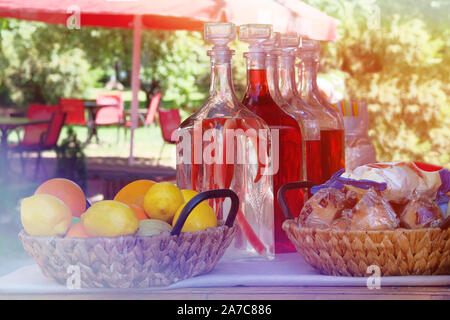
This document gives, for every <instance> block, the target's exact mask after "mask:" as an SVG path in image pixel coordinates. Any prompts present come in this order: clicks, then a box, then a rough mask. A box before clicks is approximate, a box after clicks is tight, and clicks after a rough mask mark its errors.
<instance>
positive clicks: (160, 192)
mask: <svg viewBox="0 0 450 320" xmlns="http://www.w3.org/2000/svg"><path fill="white" fill-rule="evenodd" d="M183 203H184V198H183V194H182V193H181V191H180V189H178V187H177V186H176V185H174V184H173V183H170V182H159V183H155V184H154V185H153V186H151V187H150V189H149V190H148V191H147V193H146V194H145V198H144V210H145V212H146V213H147V215H148V216H149V217H150V218H152V219H158V220H162V221H165V222H167V223H171V222H172V219H173V216H174V215H175V213H176V212H177V209H178V208H179V207H180V206H181V205H182V204H183Z"/></svg>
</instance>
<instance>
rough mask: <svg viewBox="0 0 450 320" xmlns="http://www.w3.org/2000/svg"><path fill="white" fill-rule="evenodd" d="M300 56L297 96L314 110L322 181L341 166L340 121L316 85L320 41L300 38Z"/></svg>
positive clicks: (342, 159)
mask: <svg viewBox="0 0 450 320" xmlns="http://www.w3.org/2000/svg"><path fill="white" fill-rule="evenodd" d="M297 56H298V57H299V58H300V59H301V63H300V64H299V65H298V68H299V72H298V74H299V76H300V77H301V79H300V82H301V88H302V89H301V97H302V99H303V101H305V102H306V103H307V104H308V105H310V106H312V107H313V108H314V110H315V113H316V116H317V119H318V120H319V124H320V141H321V157H322V161H321V162H322V180H321V183H324V182H326V181H327V180H328V179H330V178H331V176H332V175H333V174H334V173H335V172H336V171H338V170H340V169H342V168H345V144H344V138H345V136H344V121H343V119H342V115H341V114H340V113H339V112H338V111H337V110H336V109H334V108H333V107H332V106H331V105H330V104H329V103H328V102H327V101H326V99H325V98H324V97H323V96H322V95H321V94H320V91H319V87H318V86H317V70H318V67H319V57H320V45H319V42H318V41H316V40H305V39H304V40H302V43H301V47H300V48H299V49H298V51H297Z"/></svg>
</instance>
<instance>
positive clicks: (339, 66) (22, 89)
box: [0, 0, 450, 166]
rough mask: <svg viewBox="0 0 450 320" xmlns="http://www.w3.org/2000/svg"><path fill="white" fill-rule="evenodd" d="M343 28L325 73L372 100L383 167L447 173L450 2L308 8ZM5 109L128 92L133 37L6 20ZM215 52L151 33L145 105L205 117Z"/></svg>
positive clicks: (146, 40) (314, 0)
mask: <svg viewBox="0 0 450 320" xmlns="http://www.w3.org/2000/svg"><path fill="white" fill-rule="evenodd" d="M305 2H307V3H308V4H310V5H312V6H315V7H317V8H319V9H320V10H322V11H324V12H326V13H327V14H329V15H331V16H334V17H336V18H337V19H339V20H340V24H339V40H338V41H337V42H336V43H324V44H323V45H322V61H321V74H322V75H323V76H324V77H328V76H329V75H334V76H335V77H337V78H340V79H342V82H343V83H345V88H344V89H343V94H344V98H345V99H347V100H365V101H367V102H368V105H369V112H370V119H371V123H370V132H369V134H370V136H371V138H372V140H373V142H374V144H375V146H376V149H377V156H378V160H381V161H388V160H409V159H411V160H422V161H428V162H431V163H436V164H443V165H446V166H450V101H449V93H450V84H449V74H450V63H449V62H450V60H449V58H450V50H449V48H450V19H448V12H450V1H446V0H436V1H428V0H416V1H408V0H396V1H390V0H364V1H357V0H305ZM0 41H1V50H0V105H8V104H16V105H26V104H28V103H29V102H30V101H33V102H47V103H56V102H57V100H58V98H59V97H60V96H65V97H80V98H83V97H84V98H86V97H87V95H88V93H89V90H90V89H91V88H95V87H97V88H102V87H104V86H105V84H106V83H107V81H108V80H110V78H111V77H115V78H117V79H118V80H119V81H120V82H121V83H122V84H123V85H124V86H125V88H129V86H130V75H131V71H130V70H131V61H132V59H131V55H132V32H131V30H124V29H101V28H88V27H82V28H81V29H80V30H68V29H67V28H66V27H65V26H55V25H46V24H42V23H37V22H28V21H17V20H12V19H0ZM208 48H209V45H208V44H205V43H204V42H203V40H202V37H201V34H199V33H195V32H186V31H174V32H168V31H144V32H143V40H142V57H141V81H142V88H143V90H144V91H145V92H146V96H147V99H146V100H147V101H146V102H145V103H142V104H143V105H148V99H149V98H150V97H151V95H152V94H153V92H154V91H156V90H162V91H163V93H164V97H163V103H164V105H165V107H170V108H172V107H174V108H187V109H188V110H189V111H192V110H194V109H196V108H198V107H199V106H200V105H201V104H202V101H203V100H204V98H205V97H206V95H207V92H208V87H209V58H208V57H207V56H206V50H208ZM233 48H234V49H235V50H236V55H235V57H234V59H233V68H234V82H235V87H236V91H237V92H238V95H239V96H241V94H242V92H243V89H244V87H245V79H246V77H245V62H244V59H243V57H242V53H243V51H245V49H246V45H244V44H242V43H240V42H237V41H236V42H235V43H234V44H233Z"/></svg>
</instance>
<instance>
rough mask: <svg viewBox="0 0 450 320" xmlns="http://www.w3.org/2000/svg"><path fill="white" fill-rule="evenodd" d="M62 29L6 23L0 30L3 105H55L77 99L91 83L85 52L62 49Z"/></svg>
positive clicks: (23, 23) (0, 84)
mask: <svg viewBox="0 0 450 320" xmlns="http://www.w3.org/2000/svg"><path fill="white" fill-rule="evenodd" d="M60 28H61V29H62V27H56V26H53V27H52V28H49V27H48V26H47V25H45V24H42V23H37V22H24V21H16V20H9V21H8V28H7V29H3V28H2V29H1V31H0V33H1V35H2V36H1V49H2V50H1V53H0V64H1V65H2V66H4V68H1V69H2V75H1V76H2V77H1V80H0V81H1V82H0V92H1V93H3V96H4V97H5V99H3V100H6V102H13V103H15V104H26V103H28V102H31V101H32V102H41V103H53V104H54V103H57V101H58V98H59V97H61V96H65V97H81V96H82V94H83V92H84V90H85V89H86V88H87V87H88V86H90V85H93V83H95V82H96V81H95V79H93V77H92V73H89V70H90V65H89V63H88V61H87V60H86V58H85V53H84V52H83V51H82V50H81V49H79V48H76V47H72V48H70V49H67V50H62V49H61V48H62V45H61V43H63V42H64V41H63V39H61V35H60V34H59V32H58V29H60Z"/></svg>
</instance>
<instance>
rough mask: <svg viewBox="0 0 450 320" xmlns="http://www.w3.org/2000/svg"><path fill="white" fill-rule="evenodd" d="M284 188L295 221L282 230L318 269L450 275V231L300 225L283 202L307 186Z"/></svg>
mask: <svg viewBox="0 0 450 320" xmlns="http://www.w3.org/2000/svg"><path fill="white" fill-rule="evenodd" d="M285 186H286V187H284V188H281V189H280V193H279V197H278V199H280V204H282V208H283V211H284V212H285V214H286V215H287V217H289V218H290V219H288V220H286V221H285V222H284V223H283V230H284V231H285V232H286V234H287V236H288V237H289V239H290V240H291V241H292V243H293V244H294V246H295V248H296V249H297V251H298V252H299V253H300V254H301V255H302V256H303V257H304V258H305V260H306V262H308V263H309V264H310V265H311V266H313V267H314V268H315V269H317V270H318V271H320V272H321V273H323V274H327V275H334V276H353V277H367V276H368V275H369V274H368V273H367V271H368V269H367V268H368V267H369V266H371V265H376V266H378V267H379V268H380V271H381V275H382V276H406V275H448V274H450V228H447V229H444V230H443V229H439V228H429V229H417V230H407V229H396V230H385V231H340V230H332V229H324V230H319V229H310V228H302V227H299V223H298V219H293V218H292V215H291V214H290V212H289V210H288V209H287V206H286V205H285V202H284V192H285V191H286V190H290V189H296V188H300V187H301V188H308V187H309V186H310V184H305V183H302V182H300V183H291V184H287V185H285Z"/></svg>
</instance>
